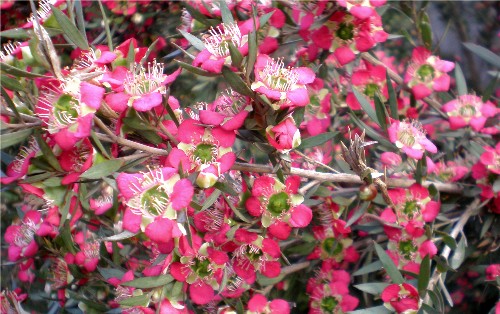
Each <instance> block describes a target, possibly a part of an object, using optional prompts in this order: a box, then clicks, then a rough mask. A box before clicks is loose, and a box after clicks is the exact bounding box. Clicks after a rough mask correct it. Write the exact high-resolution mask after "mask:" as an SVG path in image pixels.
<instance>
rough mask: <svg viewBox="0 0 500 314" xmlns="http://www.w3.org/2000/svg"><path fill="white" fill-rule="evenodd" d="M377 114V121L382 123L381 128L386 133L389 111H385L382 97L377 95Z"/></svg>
mask: <svg viewBox="0 0 500 314" xmlns="http://www.w3.org/2000/svg"><path fill="white" fill-rule="evenodd" d="M374 102H375V113H376V114H377V119H378V121H379V122H380V126H381V127H382V129H384V131H386V130H387V109H385V106H384V104H383V103H382V101H381V100H380V97H378V95H376V94H375V99H374Z"/></svg>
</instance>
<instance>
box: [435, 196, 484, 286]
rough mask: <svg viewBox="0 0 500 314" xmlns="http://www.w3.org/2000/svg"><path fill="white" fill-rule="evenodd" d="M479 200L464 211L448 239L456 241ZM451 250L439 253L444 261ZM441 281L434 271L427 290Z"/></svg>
mask: <svg viewBox="0 0 500 314" xmlns="http://www.w3.org/2000/svg"><path fill="white" fill-rule="evenodd" d="M479 203H480V200H479V199H477V198H476V199H475V200H474V201H473V202H472V203H471V204H470V205H469V206H468V207H467V209H466V210H465V212H464V213H463V214H462V216H461V217H460V219H459V220H458V222H457V224H456V225H455V226H454V227H453V229H452V230H451V232H450V237H452V238H453V239H456V238H457V236H458V234H459V233H460V232H462V230H463V229H464V226H465V224H466V223H467V221H468V220H469V218H470V217H471V216H472V215H474V213H476V212H477V210H478V209H479V208H481V206H479ZM450 253H451V249H450V247H449V246H445V247H444V249H443V251H442V252H441V256H442V257H443V258H444V260H448V257H449V256H450ZM440 280H441V272H439V271H438V270H437V268H436V269H435V270H434V273H433V274H432V277H431V280H429V284H428V285H427V289H428V290H432V289H433V288H434V286H435V285H436V284H437V283H438V281H440Z"/></svg>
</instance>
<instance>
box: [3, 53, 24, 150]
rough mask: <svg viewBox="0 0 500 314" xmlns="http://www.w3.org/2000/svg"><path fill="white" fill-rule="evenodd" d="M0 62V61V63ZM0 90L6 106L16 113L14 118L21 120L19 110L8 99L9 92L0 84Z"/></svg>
mask: <svg viewBox="0 0 500 314" xmlns="http://www.w3.org/2000/svg"><path fill="white" fill-rule="evenodd" d="M0 64H1V63H0ZM0 91H1V94H2V96H3V99H4V100H5V102H6V103H7V106H8V107H9V108H10V110H12V112H13V113H14V114H15V115H16V118H17V119H18V120H22V119H21V115H20V114H19V112H18V111H17V107H16V105H15V104H14V102H13V101H12V99H10V96H9V94H8V93H7V91H6V90H5V88H3V86H0ZM0 145H1V143H0Z"/></svg>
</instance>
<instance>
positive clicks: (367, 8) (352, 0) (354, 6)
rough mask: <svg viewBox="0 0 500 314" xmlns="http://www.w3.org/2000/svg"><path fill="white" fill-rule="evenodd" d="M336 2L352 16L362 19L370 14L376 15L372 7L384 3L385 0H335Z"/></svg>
mask: <svg viewBox="0 0 500 314" xmlns="http://www.w3.org/2000/svg"><path fill="white" fill-rule="evenodd" d="M337 3H338V4H339V5H340V6H342V7H344V8H346V9H347V10H348V11H349V13H351V14H352V15H353V16H355V17H357V18H358V19H361V20H364V19H366V18H369V17H370V16H372V15H377V11H375V9H374V7H379V6H382V5H384V4H385V3H386V0H370V1H368V0H363V1H359V0H337Z"/></svg>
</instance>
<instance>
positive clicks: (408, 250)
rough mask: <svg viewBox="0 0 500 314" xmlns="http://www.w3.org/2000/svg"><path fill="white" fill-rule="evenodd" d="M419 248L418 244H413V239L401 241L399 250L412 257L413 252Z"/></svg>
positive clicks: (406, 256) (407, 257)
mask: <svg viewBox="0 0 500 314" xmlns="http://www.w3.org/2000/svg"><path fill="white" fill-rule="evenodd" d="M416 250H417V248H416V246H415V245H413V242H412V241H411V240H408V241H402V242H399V252H400V253H401V255H403V256H404V257H405V258H406V259H410V258H411V254H412V253H414V252H415V251H416Z"/></svg>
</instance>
